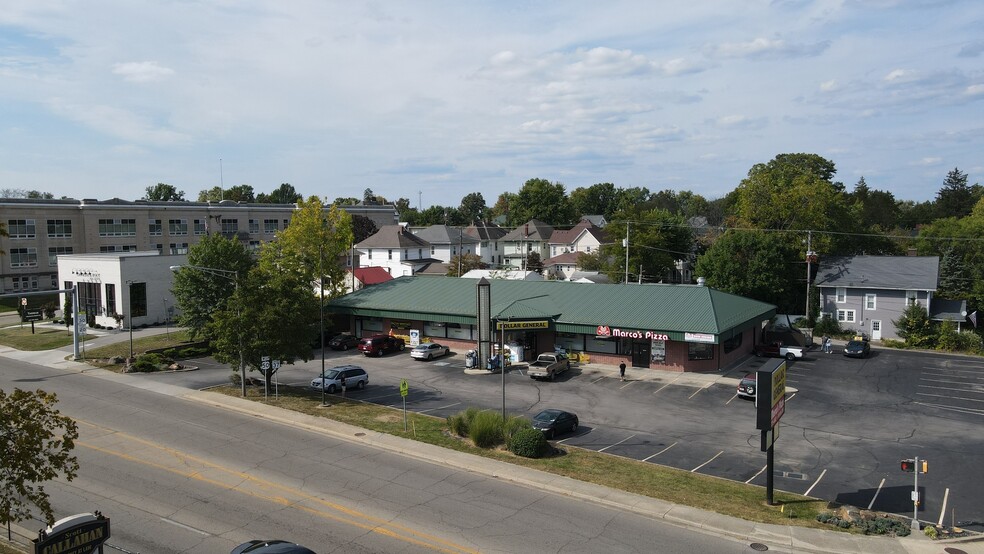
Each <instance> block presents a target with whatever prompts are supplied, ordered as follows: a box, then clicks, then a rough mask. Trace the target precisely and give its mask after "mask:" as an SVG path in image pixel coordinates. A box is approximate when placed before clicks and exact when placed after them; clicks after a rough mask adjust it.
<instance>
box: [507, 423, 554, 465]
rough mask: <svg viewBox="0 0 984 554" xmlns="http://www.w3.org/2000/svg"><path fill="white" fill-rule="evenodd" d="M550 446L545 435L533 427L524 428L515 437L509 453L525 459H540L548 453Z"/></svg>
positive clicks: (511, 442)
mask: <svg viewBox="0 0 984 554" xmlns="http://www.w3.org/2000/svg"><path fill="white" fill-rule="evenodd" d="M548 446H549V445H548V444H547V439H546V437H544V436H543V433H541V432H540V431H537V430H536V429H534V428H532V427H524V428H522V429H519V430H517V431H516V434H515V435H513V437H512V440H511V441H510V442H509V451H510V452H512V453H513V454H515V455H517V456H523V457H524V458H540V457H542V456H543V455H544V454H545V453H546V452H547V448H548Z"/></svg>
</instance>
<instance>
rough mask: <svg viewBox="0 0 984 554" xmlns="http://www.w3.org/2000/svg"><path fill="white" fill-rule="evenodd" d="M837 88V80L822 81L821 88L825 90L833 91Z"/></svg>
mask: <svg viewBox="0 0 984 554" xmlns="http://www.w3.org/2000/svg"><path fill="white" fill-rule="evenodd" d="M837 88H838V87H837V81H836V80H834V79H831V80H829V81H824V82H822V83H820V90H821V91H823V92H833V91H835V90H837Z"/></svg>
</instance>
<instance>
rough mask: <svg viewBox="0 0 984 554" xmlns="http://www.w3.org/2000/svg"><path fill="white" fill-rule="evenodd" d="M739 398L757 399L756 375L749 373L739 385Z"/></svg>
mask: <svg viewBox="0 0 984 554" xmlns="http://www.w3.org/2000/svg"><path fill="white" fill-rule="evenodd" d="M738 396H741V397H742V398H751V399H753V400H754V399H755V374H754V373H748V374H746V375H745V376H744V377H742V378H741V381H740V382H739V383H738Z"/></svg>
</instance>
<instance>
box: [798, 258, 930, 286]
mask: <svg viewBox="0 0 984 554" xmlns="http://www.w3.org/2000/svg"><path fill="white" fill-rule="evenodd" d="M939 273H940V258H939V256H843V257H830V258H825V259H822V260H821V261H820V268H819V270H818V271H817V280H816V285H817V286H821V287H846V288H864V289H890V290H929V291H935V290H936V288H937V286H938V284H939Z"/></svg>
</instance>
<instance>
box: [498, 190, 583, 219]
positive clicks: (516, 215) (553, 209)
mask: <svg viewBox="0 0 984 554" xmlns="http://www.w3.org/2000/svg"><path fill="white" fill-rule="evenodd" d="M531 219H538V220H540V221H543V222H544V223H546V224H548V225H570V224H571V222H572V221H573V219H574V211H573V209H572V207H571V203H570V200H568V198H567V194H566V193H565V192H564V185H562V184H560V183H551V182H550V181H547V180H546V179H530V180H528V181H526V183H525V184H524V185H523V187H522V188H521V189H519V193H518V194H517V195H516V201H515V202H513V204H512V206H511V207H510V211H509V225H520V224H522V223H525V222H527V221H529V220H531Z"/></svg>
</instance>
